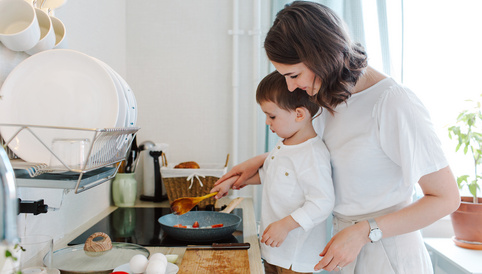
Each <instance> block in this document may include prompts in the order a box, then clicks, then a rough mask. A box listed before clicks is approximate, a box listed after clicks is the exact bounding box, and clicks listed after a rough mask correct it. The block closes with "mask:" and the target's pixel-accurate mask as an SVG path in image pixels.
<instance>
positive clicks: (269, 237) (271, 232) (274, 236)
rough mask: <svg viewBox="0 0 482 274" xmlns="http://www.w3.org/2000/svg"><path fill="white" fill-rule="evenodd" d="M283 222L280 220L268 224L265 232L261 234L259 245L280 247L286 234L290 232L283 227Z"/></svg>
mask: <svg viewBox="0 0 482 274" xmlns="http://www.w3.org/2000/svg"><path fill="white" fill-rule="evenodd" d="M283 222H284V221H283V219H282V220H279V221H276V222H274V223H271V224H269V225H268V227H267V228H266V230H265V231H264V232H263V236H262V237H261V243H264V244H265V245H268V246H271V247H280V246H281V244H282V243H283V242H284V240H285V239H286V236H288V233H289V232H290V231H291V229H289V228H288V227H287V226H285V225H284V224H283Z"/></svg>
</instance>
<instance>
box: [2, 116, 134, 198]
mask: <svg viewBox="0 0 482 274" xmlns="http://www.w3.org/2000/svg"><path fill="white" fill-rule="evenodd" d="M0 126H2V127H4V126H9V127H17V128H18V130H17V131H16V132H15V134H14V135H13V136H12V137H10V138H9V139H8V140H4V139H2V138H0V143H1V145H2V146H3V147H4V149H5V150H6V151H7V153H8V155H9V158H10V162H11V164H12V167H13V168H14V171H15V177H16V184H17V187H41V188H60V189H74V190H75V193H81V192H83V191H86V190H88V189H90V188H93V187H95V186H98V185H100V184H102V183H104V182H106V181H108V180H110V179H112V178H114V177H115V175H116V174H117V171H118V170H119V167H120V164H118V163H120V162H122V161H123V160H125V159H126V157H127V154H128V152H129V149H130V147H131V144H132V141H133V140H134V137H135V135H136V134H137V131H138V130H139V129H140V128H138V127H124V128H76V127H58V126H40V125H22V124H2V123H0ZM40 129H42V130H44V129H47V130H61V131H79V132H87V133H91V134H92V138H91V139H90V142H89V144H88V147H87V150H86V151H87V153H86V157H85V161H84V163H82V164H81V165H76V166H71V165H69V164H67V163H66V161H65V159H62V158H61V157H60V156H59V155H57V154H56V153H55V152H54V151H53V150H52V149H51V147H50V144H47V143H46V142H45V140H42V138H41V137H40V134H38V130H40ZM24 131H26V132H28V133H30V134H31V135H32V136H33V137H34V138H35V140H37V141H38V142H39V144H40V145H41V146H43V147H44V148H45V149H47V150H48V151H49V153H50V154H51V155H50V156H51V157H53V158H55V159H57V160H58V162H59V163H61V166H60V167H57V166H56V167H53V166H49V164H47V163H31V162H25V161H23V160H21V159H20V158H19V157H17V155H15V153H14V152H13V151H12V150H10V149H9V148H8V145H9V144H10V142H12V141H13V140H14V139H15V137H17V136H18V134H20V133H21V132H24Z"/></svg>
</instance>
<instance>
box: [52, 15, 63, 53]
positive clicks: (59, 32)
mask: <svg viewBox="0 0 482 274" xmlns="http://www.w3.org/2000/svg"><path fill="white" fill-rule="evenodd" d="M50 20H51V21H52V25H53V26H54V31H55V46H54V48H56V49H66V48H67V39H66V36H67V30H66V29H65V25H64V23H62V21H60V19H58V18H57V17H54V16H50Z"/></svg>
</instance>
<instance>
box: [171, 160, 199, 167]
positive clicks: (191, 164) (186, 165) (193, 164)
mask: <svg viewBox="0 0 482 274" xmlns="http://www.w3.org/2000/svg"><path fill="white" fill-rule="evenodd" d="M174 168H200V167H199V165H198V163H196V162H194V161H189V162H182V163H179V164H177V165H176V166H175V167H174Z"/></svg>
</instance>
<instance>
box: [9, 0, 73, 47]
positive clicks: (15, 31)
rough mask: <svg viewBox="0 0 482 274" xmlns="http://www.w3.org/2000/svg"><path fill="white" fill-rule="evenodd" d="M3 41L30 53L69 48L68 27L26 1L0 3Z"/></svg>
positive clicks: (16, 0) (10, 0) (14, 0)
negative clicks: (67, 44)
mask: <svg viewBox="0 0 482 274" xmlns="http://www.w3.org/2000/svg"><path fill="white" fill-rule="evenodd" d="M0 14H1V15H2V16H0V42H2V43H3V45H4V46H5V47H7V48H8V49H10V50H12V51H25V52H26V53H27V54H30V55H33V54H35V53H38V52H41V51H44V50H49V49H52V48H66V42H65V35H66V31H65V26H64V24H63V23H62V21H60V20H59V19H58V18H56V17H53V16H51V15H50V14H49V13H47V12H46V11H44V10H42V9H40V8H36V7H34V6H32V5H31V4H30V3H28V2H26V1H22V0H1V1H0Z"/></svg>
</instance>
